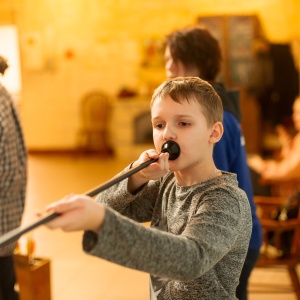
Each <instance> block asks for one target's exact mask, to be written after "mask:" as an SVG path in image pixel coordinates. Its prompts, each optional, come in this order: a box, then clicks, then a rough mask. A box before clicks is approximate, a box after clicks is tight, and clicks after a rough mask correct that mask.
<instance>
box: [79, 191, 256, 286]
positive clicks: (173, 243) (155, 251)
mask: <svg viewBox="0 0 300 300" xmlns="http://www.w3.org/2000/svg"><path fill="white" fill-rule="evenodd" d="M227 196H228V195H226V197H224V194H223V195H222V194H213V196H212V198H211V199H207V201H208V202H206V205H204V206H201V208H199V209H198V210H197V212H196V213H195V214H194V216H193V217H192V219H191V220H190V221H189V223H188V225H187V226H186V227H185V230H184V232H183V233H182V234H180V235H175V234H173V233H168V232H163V231H160V230H158V229H156V228H149V227H146V226H144V225H141V224H138V223H136V222H134V221H133V220H131V219H129V218H127V217H125V216H122V215H120V214H119V213H118V212H115V211H113V210H112V209H110V208H107V211H106V217H105V220H104V223H103V225H102V227H101V230H100V231H99V233H98V234H97V235H96V236H95V235H94V237H93V242H92V244H91V237H90V233H88V232H85V234H84V238H83V247H84V250H85V251H87V252H88V253H89V254H91V255H94V256H98V257H101V258H104V259H106V260H108V261H111V262H114V263H117V264H119V265H122V266H125V267H129V268H133V269H136V270H140V271H144V272H148V273H150V274H152V275H157V276H161V277H164V278H170V279H175V280H184V281H186V280H193V279H195V278H198V277H199V276H201V275H203V274H204V273H205V272H207V271H208V270H210V269H211V268H213V267H214V266H215V265H216V264H217V263H218V262H219V261H220V260H221V259H222V257H224V256H225V255H226V254H227V253H228V252H229V251H230V250H231V249H232V248H233V247H234V245H235V243H236V241H237V238H238V237H239V238H240V237H241V236H240V235H241V234H244V235H245V237H244V238H243V240H244V241H245V245H244V250H245V249H247V246H248V243H249V236H250V231H251V218H250V214H249V207H248V206H249V205H248V203H247V199H246V198H245V195H244V194H242V198H243V197H244V200H243V205H245V206H246V207H248V208H247V209H248V214H247V213H246V212H245V207H242V208H241V207H240V202H239V201H236V199H234V198H233V197H227ZM239 196H241V195H239ZM214 197H216V200H215V205H213V206H212V207H211V205H207V204H208V203H209V202H210V200H212V199H213V198H214ZM209 207H210V208H209ZM244 217H245V218H244ZM245 223H248V224H247V225H248V226H249V225H250V226H249V228H250V229H248V230H247V229H246V230H245V231H244V230H243V228H242V225H243V224H244V225H245ZM244 254H245V252H244V253H243V255H244Z"/></svg>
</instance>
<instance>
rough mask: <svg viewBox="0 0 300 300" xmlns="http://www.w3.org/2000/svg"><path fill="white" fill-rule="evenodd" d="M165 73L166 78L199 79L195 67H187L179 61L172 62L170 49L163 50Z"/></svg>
mask: <svg viewBox="0 0 300 300" xmlns="http://www.w3.org/2000/svg"><path fill="white" fill-rule="evenodd" d="M165 71H166V75H167V77H168V78H175V77H190V76H191V77H193V76H195V77H199V72H198V70H197V68H195V67H189V68H188V67H187V66H185V65H184V64H183V63H182V62H181V61H174V60H173V57H172V55H171V51H170V48H169V47H168V46H167V47H166V49H165Z"/></svg>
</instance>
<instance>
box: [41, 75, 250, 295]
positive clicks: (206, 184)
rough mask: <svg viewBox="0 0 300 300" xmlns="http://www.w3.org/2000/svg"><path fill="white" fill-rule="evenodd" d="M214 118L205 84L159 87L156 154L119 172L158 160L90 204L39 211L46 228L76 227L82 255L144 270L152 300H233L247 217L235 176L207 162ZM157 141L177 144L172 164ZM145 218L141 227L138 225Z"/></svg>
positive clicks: (81, 200)
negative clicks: (47, 215) (47, 216)
mask: <svg viewBox="0 0 300 300" xmlns="http://www.w3.org/2000/svg"><path fill="white" fill-rule="evenodd" d="M222 117H223V108H222V102H221V100H220V97H219V96H218V95H217V93H216V92H215V91H214V89H213V88H212V86H211V85H210V84H209V83H208V82H206V81H204V80H202V79H200V78H198V77H186V78H182V77H180V78H174V79H169V80H166V81H165V82H163V83H162V84H161V85H160V86H159V87H158V88H157V89H156V90H155V92H154V94H153V97H152V101H151V118H152V125H153V139H154V144H155V148H156V150H155V149H149V150H146V151H144V152H143V153H142V154H141V155H140V157H139V158H138V160H137V161H135V162H133V163H132V164H131V165H130V166H128V167H127V168H125V170H124V172H126V171H128V170H129V169H130V168H135V167H136V166H139V165H140V164H141V163H143V162H145V161H147V160H149V159H158V160H157V161H156V162H153V163H151V164H150V165H149V166H148V167H146V168H143V169H142V170H140V171H138V172H136V173H135V174H133V175H131V176H130V177H128V178H126V179H125V180H123V181H121V182H119V183H118V184H116V185H115V186H113V187H111V188H108V189H106V190H105V191H104V192H102V193H100V194H99V195H98V196H97V199H96V201H94V200H93V199H92V198H90V197H88V196H85V195H74V194H72V195H69V196H67V197H65V198H63V199H61V200H60V201H57V202H54V203H52V204H50V205H48V207H47V208H46V210H47V211H48V212H49V211H55V212H57V213H59V214H60V215H59V216H58V217H57V218H55V219H54V220H52V221H50V222H49V223H48V224H47V226H48V227H49V228H51V229H54V228H61V229H63V230H65V231H76V230H84V235H83V249H84V251H85V252H86V253H88V254H91V255H94V256H96V257H101V258H103V259H106V260H108V261H111V262H114V263H117V264H119V265H122V266H125V267H128V268H133V269H136V270H140V271H144V272H147V273H150V275H151V280H150V294H151V295H150V297H151V300H152V299H157V300H161V299H166V300H169V299H174V300H177V299H181V300H186V299H189V300H196V299H197V300H199V299H207V300H214V299H222V300H223V299H231V300H232V299H236V295H235V292H236V287H237V285H238V282H239V276H240V273H241V270H242V267H243V264H244V260H245V257H246V254H247V250H248V245H249V239H250V235H251V228H252V224H251V210H250V206H249V201H248V199H247V196H246V194H245V192H244V191H242V190H241V189H240V188H239V187H238V182H237V178H236V175H235V174H233V173H228V172H224V171H221V170H218V169H217V168H216V166H215V163H214V161H213V154H212V153H213V148H214V145H215V144H216V143H217V142H218V141H219V140H220V139H221V137H222V134H223V125H222ZM166 141H173V142H176V143H177V144H178V145H179V146H180V155H179V157H178V158H177V159H175V160H168V158H169V153H160V149H161V148H162V145H163V144H164V143H165V142H166ZM159 153H160V154H159ZM39 215H41V214H39ZM149 221H150V222H151V226H150V227H147V226H144V225H143V224H140V223H143V222H149Z"/></svg>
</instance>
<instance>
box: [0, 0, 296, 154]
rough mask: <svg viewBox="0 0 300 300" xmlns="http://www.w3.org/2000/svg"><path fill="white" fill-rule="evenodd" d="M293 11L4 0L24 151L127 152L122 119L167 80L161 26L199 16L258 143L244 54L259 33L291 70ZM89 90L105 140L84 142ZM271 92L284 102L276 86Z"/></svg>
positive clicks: (2, 20)
mask: <svg viewBox="0 0 300 300" xmlns="http://www.w3.org/2000/svg"><path fill="white" fill-rule="evenodd" d="M299 13H300V2H299V1H297V0H263V1H261V0H253V1H251V2H248V1H246V2H245V1H239V0H227V1H224V0H213V1H205V0H186V1H177V0H174V1H173V0H172V1H169V0H166V1H159V0H151V1H139V0H109V1H108V0H63V1H61V0H59V1H58V0H51V1H49V0H39V1H36V0H1V1H0V24H1V26H0V39H1V41H0V45H1V48H0V55H2V56H4V57H6V58H7V59H8V63H9V65H10V68H9V69H8V71H7V73H6V75H5V76H4V77H3V78H1V79H0V80H3V83H4V85H5V86H6V87H7V88H8V89H9V90H10V91H11V93H12V94H13V95H14V97H15V99H16V101H17V103H18V106H19V109H20V113H21V117H22V122H23V126H24V132H25V138H26V143H27V146H28V149H29V151H75V150H78V149H80V148H94V149H95V148H96V149H99V148H101V147H103V149H102V150H104V151H106V149H104V148H110V150H114V152H115V154H116V155H118V156H122V155H124V156H127V155H129V154H130V153H131V152H130V151H129V150H128V148H132V146H133V144H134V141H137V140H139V138H138V135H139V134H140V133H136V132H134V130H135V129H132V128H131V129H130V130H129V129H127V127H128V124H127V123H128V122H130V120H131V121H132V120H133V119H134V120H135V121H137V122H138V120H136V118H137V116H138V115H139V116H142V115H143V113H144V112H145V110H147V109H148V103H145V102H148V101H149V99H150V96H151V94H152V92H153V89H154V88H155V87H156V86H158V85H159V84H160V83H161V81H162V80H164V79H165V73H164V65H163V62H164V61H163V59H164V58H163V40H164V37H165V35H166V34H168V33H170V32H171V31H173V30H176V29H179V28H182V27H184V26H187V25H193V24H196V23H202V24H204V25H205V26H207V27H208V28H209V29H210V30H211V31H212V32H213V33H214V35H215V36H216V37H217V38H218V39H219V41H220V43H221V46H222V50H223V57H224V63H223V73H222V76H223V77H224V81H225V83H226V84H227V86H228V87H229V88H238V89H239V90H240V91H241V106H242V111H243V123H242V126H243V130H244V134H245V138H246V142H247V149H248V151H250V152H257V151H260V150H261V149H260V147H261V146H262V142H261V136H260V123H259V122H260V116H259V113H260V111H259V105H258V103H257V101H256V99H255V97H254V99H253V95H248V94H247V93H245V92H244V91H245V90H247V89H246V88H245V87H247V85H248V84H249V82H250V79H251V77H250V75H251V62H252V61H253V59H254V56H255V53H256V52H257V49H258V47H259V46H258V42H259V40H261V39H264V41H267V42H268V43H271V44H272V45H273V44H274V49H275V50H274V51H275V52H274V51H273V52H274V53H275V54H274V55H273V59H274V61H275V62H278V61H283V63H282V65H283V66H286V65H289V64H291V62H290V60H291V59H292V60H293V62H292V64H293V65H292V66H291V68H290V69H289V70H287V72H294V70H293V68H297V67H298V65H299V61H300V55H299V45H300V20H299ZM276 51H277V52H276ZM276 55H277V56H276ZM280 73H281V74H282V73H284V72H283V70H282V69H280V71H279V74H280ZM289 74H290V73H289ZM292 75H293V73H292ZM283 77H284V76H283ZM284 78H286V76H285V77H284ZM295 80H296V81H297V80H298V79H295ZM283 85H284V86H283V87H281V89H283V90H284V91H285V92H286V94H287V93H288V91H289V90H291V89H292V91H291V94H292V95H291V96H289V97H290V98H292V99H288V100H287V99H285V102H284V105H283V107H287V112H286V113H285V114H286V115H287V116H289V115H290V114H291V106H292V104H291V103H292V101H293V100H294V94H295V93H297V92H298V90H296V91H295V88H294V87H293V86H292V85H291V80H289V81H288V82H285V83H283ZM298 86H299V80H298V82H297V87H296V89H298ZM94 92H96V93H103V94H105V96H106V97H107V98H108V102H109V103H108V104H109V106H108V111H107V113H108V116H109V118H108V119H105V122H107V123H108V124H107V126H106V128H105V130H106V131H107V133H108V136H107V137H106V140H107V141H106V143H107V144H109V145H105V146H103V145H96V144H95V143H94V144H93V142H91V141H90V142H89V143H90V144H89V145H86V141H83V139H87V137H83V136H82V130H83V131H84V129H83V127H84V126H85V127H87V125H83V123H84V121H83V118H84V117H83V114H84V112H83V111H84V109H85V108H84V105H83V104H82V102H84V100H83V99H84V98H86V96H87V95H89V94H91V93H94ZM275 92H277V94H278V95H277V96H276V97H277V98H276V97H275V98H276V99H277V100H276V101H277V102H278V103H279V104H281V105H282V102H280V101H282V100H281V99H280V97H281V94H280V93H282V92H281V91H279V92H278V91H275ZM128 98H129V99H128ZM124 99H125V100H130V101H124ZM142 100H147V101H142ZM278 103H277V104H278ZM277 104H276V105H277ZM120 111H121V113H120ZM128 111H130V113H129V114H130V116H128V115H127V114H128ZM124 114H125V116H124ZM106 115H107V114H106ZM125 119H127V120H125ZM128 119H129V120H128ZM108 125H109V126H108ZM131 127H132V126H131ZM83 134H84V133H83ZM145 134H146V133H145ZM137 142H138V143H137V144H139V141H137ZM103 143H104V142H103ZM103 143H102V144H103ZM120 143H122V144H123V148H122V149H119V144H120ZM266 147H273V145H272V144H271V143H269V144H268V145H267V146H266ZM100 150H101V149H100ZM137 152H139V149H138V151H137ZM133 155H135V153H134V154H133Z"/></svg>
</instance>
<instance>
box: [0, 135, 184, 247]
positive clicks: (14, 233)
mask: <svg viewBox="0 0 300 300" xmlns="http://www.w3.org/2000/svg"><path fill="white" fill-rule="evenodd" d="M161 152H168V153H169V154H170V156H169V159H170V160H175V159H176V158H177V157H178V156H179V154H180V148H179V145H178V144H177V143H175V142H173V141H167V142H166V143H164V144H163V146H162V150H161ZM157 160H158V158H157V159H153V158H152V159H150V160H147V161H145V162H143V163H142V164H140V165H139V166H137V167H135V168H133V169H130V170H128V171H127V172H125V173H123V174H122V175H120V176H118V177H115V178H113V179H111V180H109V181H107V182H105V183H104V184H101V185H99V186H98V187H96V188H94V189H92V190H91V191H89V192H87V193H86V195H87V196H90V197H94V196H96V195H97V194H99V193H100V192H102V191H104V190H106V189H108V188H110V187H111V186H113V185H115V184H116V183H118V182H120V181H122V180H124V179H126V178H128V177H129V176H131V175H133V174H135V173H137V172H138V171H140V170H142V169H144V168H146V167H147V166H149V165H150V164H152V163H154V162H156V161H157ZM57 216H59V213H56V212H54V213H49V214H48V215H46V216H44V217H42V218H40V219H38V220H37V221H35V222H33V223H32V224H30V225H27V226H26V227H24V228H20V227H19V228H16V229H13V230H11V231H10V232H8V233H6V234H4V235H3V236H1V237H0V247H3V246H5V245H7V244H9V243H11V242H13V241H15V240H17V239H19V237H21V236H22V235H23V234H25V233H27V232H29V231H31V230H33V229H34V228H36V227H38V226H40V225H42V224H45V223H47V222H49V221H51V220H53V219H55V218H56V217H57Z"/></svg>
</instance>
